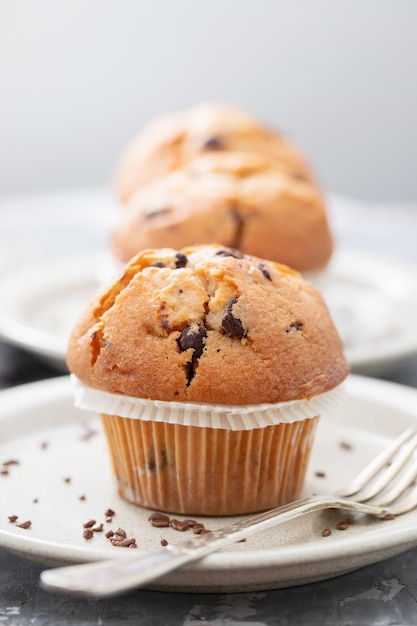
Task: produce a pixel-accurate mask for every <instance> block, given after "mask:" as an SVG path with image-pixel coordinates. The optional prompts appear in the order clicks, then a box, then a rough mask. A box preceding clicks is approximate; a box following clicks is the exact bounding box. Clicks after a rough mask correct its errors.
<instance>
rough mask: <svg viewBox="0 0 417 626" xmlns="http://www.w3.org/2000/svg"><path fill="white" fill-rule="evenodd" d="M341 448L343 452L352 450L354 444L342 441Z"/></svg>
mask: <svg viewBox="0 0 417 626" xmlns="http://www.w3.org/2000/svg"><path fill="white" fill-rule="evenodd" d="M339 446H340V447H341V448H342V450H352V444H351V443H349V442H348V441H341V442H340V444H339Z"/></svg>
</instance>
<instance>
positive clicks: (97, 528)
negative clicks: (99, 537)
mask: <svg viewBox="0 0 417 626" xmlns="http://www.w3.org/2000/svg"><path fill="white" fill-rule="evenodd" d="M91 530H92V531H93V532H95V533H101V532H102V531H103V524H101V523H100V524H94V525H93V526H91Z"/></svg>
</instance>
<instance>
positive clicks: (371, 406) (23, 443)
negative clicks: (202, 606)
mask: <svg viewBox="0 0 417 626" xmlns="http://www.w3.org/2000/svg"><path fill="white" fill-rule="evenodd" d="M0 407H1V412H0V468H2V473H1V474H0V501H1V503H2V507H1V508H2V514H1V517H0V545H1V546H2V547H4V548H6V549H9V550H11V551H13V552H15V553H17V554H20V555H22V556H24V557H26V558H29V559H33V560H36V561H39V562H41V563H44V564H45V565H48V566H53V565H58V564H64V563H77V562H87V561H94V560H100V559H108V558H116V559H118V558H120V559H125V558H132V557H134V556H135V555H137V554H139V553H140V552H141V551H142V550H149V549H157V548H159V547H160V542H161V539H166V540H167V541H169V542H170V543H174V542H176V541H181V540H183V539H184V538H185V535H184V534H183V533H179V532H178V531H175V530H173V529H167V528H162V529H157V528H154V527H152V526H151V525H150V523H149V522H148V516H149V511H147V510H144V509H141V508H139V507H136V506H134V505H132V504H129V503H127V502H124V501H123V500H121V499H120V498H119V497H118V495H117V492H116V487H115V483H114V481H113V477H112V475H111V471H110V467H109V463H108V456H107V449H106V444H105V440H104V436H103V434H102V431H101V426H100V422H99V419H98V418H97V416H95V415H94V414H88V413H84V412H83V411H80V410H77V409H75V408H74V407H73V404H72V390H71V387H70V383H69V379H68V378H67V377H62V378H57V379H53V380H48V381H44V382H41V383H32V384H30V385H25V386H21V387H16V388H12V389H9V390H6V391H3V392H1V393H0ZM416 421H417V390H414V389H411V388H407V387H403V386H400V385H396V384H393V383H386V382H383V381H378V380H374V379H370V378H365V377H364V378H362V377H360V376H355V375H353V376H351V377H350V378H349V380H348V381H347V397H346V400H345V401H344V403H343V405H342V406H340V408H338V409H337V410H336V411H335V412H334V414H333V415H331V416H327V417H326V418H322V421H321V423H320V425H319V428H318V432H317V437H316V441H315V444H314V448H313V454H312V458H311V462H310V466H309V471H308V476H307V480H306V484H305V489H304V492H305V494H309V493H313V492H322V493H325V492H329V491H330V492H331V491H333V492H334V491H336V490H337V488H338V487H340V486H341V485H342V484H345V483H346V482H348V481H349V479H350V478H351V477H352V476H354V475H355V474H356V473H357V472H358V471H359V469H360V468H361V467H363V465H365V464H366V463H367V462H368V461H369V460H370V459H371V458H372V457H373V456H374V455H375V454H376V453H377V452H378V451H379V450H380V449H381V448H382V447H384V446H385V445H386V444H387V443H388V441H389V440H390V439H391V438H393V437H395V436H397V435H398V434H399V433H400V432H401V431H402V430H403V429H405V428H406V427H407V426H409V425H411V424H415V423H416ZM108 508H111V509H113V511H115V515H114V517H113V519H112V522H111V523H110V522H106V517H105V511H106V510H107V509H108ZM13 515H16V516H18V518H17V520H16V522H10V521H9V520H8V517H9V516H13ZM345 516H346V513H343V512H340V511H326V512H320V513H314V514H311V515H308V516H305V517H303V518H300V519H299V520H297V521H296V522H291V523H290V524H285V525H282V526H280V527H277V528H276V529H271V530H269V531H267V532H264V533H261V534H258V535H255V536H254V537H251V538H249V539H248V540H247V541H246V542H243V543H236V544H234V545H233V546H232V547H231V548H227V549H225V550H223V551H221V552H218V553H216V554H212V555H210V556H208V557H206V558H205V559H204V560H201V561H199V562H197V563H194V564H192V565H189V566H187V567H185V568H184V569H182V570H180V571H176V572H174V573H172V574H169V575H166V576H165V577H164V578H163V579H160V580H159V581H157V582H155V583H154V584H153V585H152V588H154V589H165V590H173V591H221V592H227V591H249V590H260V589H273V588H279V587H285V586H293V585H299V584H302V583H307V582H313V581H317V580H323V579H327V578H331V577H334V576H337V575H339V574H343V573H346V572H349V571H352V570H354V569H357V568H360V567H362V566H364V565H369V564H372V563H375V562H377V561H380V560H383V559H385V558H387V557H390V556H393V555H395V554H398V553H400V552H402V551H404V550H407V549H408V548H411V547H413V546H415V545H417V511H414V512H411V513H407V514H405V515H403V516H401V517H398V518H396V519H395V520H392V521H381V520H379V519H373V518H368V517H363V516H358V517H356V518H355V523H354V524H352V525H349V526H348V528H347V530H345V531H341V530H337V528H336V524H337V523H338V522H339V521H341V520H343V519H344V518H345ZM86 519H95V520H96V521H97V522H103V524H104V529H105V530H107V529H110V528H112V529H113V530H115V529H116V528H117V527H122V528H124V529H125V530H126V532H127V534H128V536H130V537H135V539H136V541H137V545H138V549H137V550H130V549H126V548H116V547H114V546H113V545H111V543H110V541H109V540H108V539H106V537H105V532H96V533H94V536H93V538H92V539H90V540H86V539H84V538H83V522H84V521H85V520H86ZM28 520H30V521H31V525H30V527H29V528H27V529H25V528H20V527H19V526H18V524H19V523H22V522H23V523H24V522H25V521H28ZM199 521H202V522H203V523H204V524H205V526H206V528H213V529H214V528H218V527H220V526H223V525H224V524H225V523H227V521H230V518H228V519H227V518H199ZM324 528H330V529H331V530H332V534H331V535H330V536H328V537H323V536H322V530H323V529H324Z"/></svg>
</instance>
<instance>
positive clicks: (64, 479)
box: [63, 476, 71, 483]
mask: <svg viewBox="0 0 417 626" xmlns="http://www.w3.org/2000/svg"><path fill="white" fill-rule="evenodd" d="M63 481H64V483H70V482H71V476H64V478H63Z"/></svg>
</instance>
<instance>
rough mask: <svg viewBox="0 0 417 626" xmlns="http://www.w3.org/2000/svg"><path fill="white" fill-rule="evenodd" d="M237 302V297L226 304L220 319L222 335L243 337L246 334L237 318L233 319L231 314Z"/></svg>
mask: <svg viewBox="0 0 417 626" xmlns="http://www.w3.org/2000/svg"><path fill="white" fill-rule="evenodd" d="M237 301H238V297H237V296H234V297H233V298H231V300H229V302H228V303H227V304H226V308H225V309H224V312H223V317H222V329H223V332H224V334H225V335H227V336H232V337H244V336H245V335H246V332H245V330H244V328H243V325H242V322H241V321H240V319H239V318H237V317H235V316H234V315H233V312H232V309H233V307H234V305H235V304H236V302H237Z"/></svg>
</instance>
